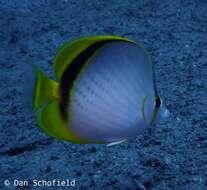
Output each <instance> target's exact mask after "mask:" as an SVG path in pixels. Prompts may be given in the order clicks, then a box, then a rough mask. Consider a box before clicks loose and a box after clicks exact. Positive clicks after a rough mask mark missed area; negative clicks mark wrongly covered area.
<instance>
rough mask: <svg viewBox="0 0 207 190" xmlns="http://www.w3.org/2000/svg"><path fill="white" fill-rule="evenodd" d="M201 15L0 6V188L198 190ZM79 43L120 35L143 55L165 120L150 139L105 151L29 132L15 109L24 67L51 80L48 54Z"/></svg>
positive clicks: (204, 65)
mask: <svg viewBox="0 0 207 190" xmlns="http://www.w3.org/2000/svg"><path fill="white" fill-rule="evenodd" d="M206 10H207V3H206V2H204V1H202V0H188V1H181V0H180V1H179V0H175V1H168V0H163V1H154V0H151V1H150V0H148V1H145V0H142V1H141V0H138V1H136V0H128V1H124V0H109V1H101V0H100V1H95V0H94V1H88V2H86V1H84V0H80V1H75V0H74V1H72V0H68V1H61V0H60V1H56V0H51V1H46V0H45V1H44V0H36V1H33V3H32V2H31V1H29V0H22V1H21V0H13V1H11V0H8V1H6V0H0V189H3V190H4V189H7V187H5V186H4V184H3V182H4V180H6V179H8V180H10V182H11V183H13V180H14V179H19V180H27V181H29V186H26V187H24V188H23V189H38V188H37V187H34V186H33V185H32V180H33V179H39V180H43V179H44V180H53V179H59V180H66V179H70V180H72V179H75V180H76V185H75V187H71V189H79V190H86V189H90V190H91V189H94V190H114V189H115V190H116V189H117V190H127V189H129V190H146V189H147V190H205V189H207V14H206ZM86 35H121V36H125V37H128V38H131V39H133V40H136V41H138V42H140V43H142V44H144V46H145V47H146V48H147V49H148V50H149V52H150V53H151V55H152V58H153V60H154V63H155V64H156V74H157V84H158V89H159V92H160V95H161V97H162V99H163V102H164V103H165V105H166V106H167V107H168V109H169V110H170V113H171V115H170V118H168V120H166V121H160V122H159V123H158V124H157V127H156V128H154V130H153V131H152V134H149V133H148V132H146V133H144V134H141V135H140V136H138V137H137V138H136V139H133V140H130V141H129V142H127V143H123V144H120V145H117V146H113V147H106V146H105V145H76V144H72V143H69V142H61V141H57V140H54V139H51V138H48V137H47V136H46V135H44V134H43V133H42V132H41V131H40V130H39V129H38V128H37V127H36V122H35V117H34V114H32V113H30V112H28V111H27V110H26V109H25V107H24V104H23V102H24V98H23V97H24V96H25V93H24V92H23V90H22V84H23V76H24V75H25V69H24V65H25V63H26V60H27V58H28V57H30V58H32V60H33V62H34V63H35V64H36V65H38V66H40V67H41V68H42V69H43V70H44V71H45V72H46V73H47V74H49V75H50V76H53V73H52V69H51V61H52V58H53V56H54V54H55V52H56V50H57V48H58V47H59V46H60V45H61V44H62V43H64V42H65V41H68V40H71V39H74V38H77V37H80V36H86ZM8 189H19V188H17V187H12V185H10V186H9V187H8ZM39 189H57V187H50V188H48V187H39ZM58 189H63V187H62V188H61V187H59V188H58ZM69 189H70V188H69Z"/></svg>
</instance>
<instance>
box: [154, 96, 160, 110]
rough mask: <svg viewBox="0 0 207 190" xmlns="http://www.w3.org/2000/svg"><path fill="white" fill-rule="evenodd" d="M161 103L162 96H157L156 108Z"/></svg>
mask: <svg viewBox="0 0 207 190" xmlns="http://www.w3.org/2000/svg"><path fill="white" fill-rule="evenodd" d="M160 105H161V100H160V97H159V96H157V97H156V98H155V107H156V108H159V107H160Z"/></svg>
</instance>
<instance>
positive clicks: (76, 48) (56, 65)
mask: <svg viewBox="0 0 207 190" xmlns="http://www.w3.org/2000/svg"><path fill="white" fill-rule="evenodd" d="M107 40H121V41H127V42H132V43H134V42H133V41H130V40H129V39H127V38H122V37H119V36H88V37H82V38H79V39H76V40H74V41H71V42H66V43H65V44H64V45H63V46H62V47H61V48H60V49H59V50H58V51H57V53H56V56H55V58H54V60H53V69H54V72H55V76H56V79H57V80H58V81H59V80H60V79H61V76H62V74H63V72H64V71H65V69H66V68H67V66H68V65H69V64H70V63H71V62H72V61H73V59H74V58H76V57H77V56H78V55H79V54H80V53H81V52H83V51H84V50H85V49H87V48H88V47H89V46H91V45H93V44H95V43H96V42H100V41H107Z"/></svg>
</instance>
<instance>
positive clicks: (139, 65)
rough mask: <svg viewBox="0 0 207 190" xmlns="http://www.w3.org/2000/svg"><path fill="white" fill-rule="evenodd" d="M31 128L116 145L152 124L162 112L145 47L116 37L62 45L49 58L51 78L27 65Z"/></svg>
mask: <svg viewBox="0 0 207 190" xmlns="http://www.w3.org/2000/svg"><path fill="white" fill-rule="evenodd" d="M32 67H33V70H34V71H35V72H34V73H35V75H34V77H33V79H32V80H33V84H34V85H33V86H31V88H32V93H31V104H32V109H33V111H34V112H35V113H36V120H37V124H38V126H39V128H40V129H42V131H44V132H45V133H46V134H47V135H49V136H50V137H53V138H56V139H59V140H66V141H71V142H74V143H81V144H85V143H109V144H118V143H119V142H124V141H125V140H127V139H130V138H133V137H135V136H137V135H139V134H140V133H141V132H142V131H143V130H145V129H146V128H147V127H150V126H152V125H154V124H155V122H156V120H157V118H158V117H159V114H160V113H161V112H162V111H161V108H162V101H161V99H160V97H159V95H158V92H157V88H156V79H155V71H154V64H153V63H152V61H151V58H150V56H149V54H148V53H147V51H146V49H145V48H144V47H143V46H142V45H140V44H138V43H136V42H134V41H132V40H130V39H127V38H123V37H119V36H89V37H81V38H79V39H76V40H73V41H71V42H66V43H65V44H64V45H63V46H62V47H61V48H60V49H59V50H58V51H57V53H56V55H55V57H54V59H53V71H54V74H55V80H52V79H51V78H49V77H48V76H47V75H45V74H44V73H43V71H42V70H41V69H39V68H38V67H37V66H36V65H33V66H32Z"/></svg>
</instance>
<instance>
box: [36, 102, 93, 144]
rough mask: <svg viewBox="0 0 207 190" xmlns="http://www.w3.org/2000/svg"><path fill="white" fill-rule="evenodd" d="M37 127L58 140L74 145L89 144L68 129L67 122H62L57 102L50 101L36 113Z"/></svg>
mask: <svg viewBox="0 0 207 190" xmlns="http://www.w3.org/2000/svg"><path fill="white" fill-rule="evenodd" d="M37 123H38V126H39V127H40V128H41V129H42V130H43V131H44V132H45V133H46V134H47V135H49V136H51V137H54V138H56V139H59V140H68V141H72V142H75V143H89V142H88V141H87V140H83V139H80V138H79V137H77V136H76V135H75V134H73V133H72V131H70V129H69V128H68V123H67V121H64V120H63V119H62V117H61V114H60V109H59V105H58V102H57V101H50V102H49V103H48V104H47V105H45V106H44V107H43V108H42V109H41V110H40V111H38V113H37Z"/></svg>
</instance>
